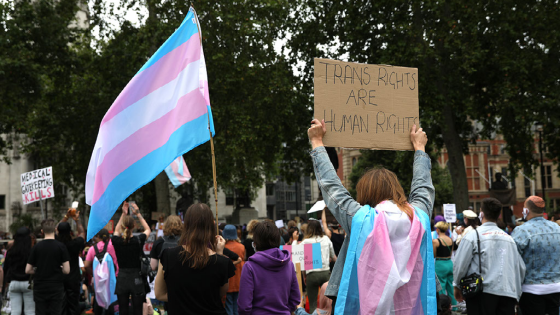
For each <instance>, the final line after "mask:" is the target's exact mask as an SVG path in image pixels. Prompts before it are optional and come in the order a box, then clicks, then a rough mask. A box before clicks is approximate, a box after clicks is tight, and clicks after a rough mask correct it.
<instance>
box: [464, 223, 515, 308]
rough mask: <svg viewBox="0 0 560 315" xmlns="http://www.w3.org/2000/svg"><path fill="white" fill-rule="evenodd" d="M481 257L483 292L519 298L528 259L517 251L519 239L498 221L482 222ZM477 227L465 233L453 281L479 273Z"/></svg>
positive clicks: (479, 233) (480, 232)
mask: <svg viewBox="0 0 560 315" xmlns="http://www.w3.org/2000/svg"><path fill="white" fill-rule="evenodd" d="M476 231H478V237H479V238H480V253H481V256H480V261H481V262H482V268H481V271H482V283H483V284H484V287H483V290H482V291H483V292H484V293H489V294H494V295H500V296H506V297H510V298H514V299H517V300H519V297H521V283H522V282H523V278H524V277H525V263H523V259H521V256H520V255H519V253H518V252H517V246H516V245H515V242H514V241H513V239H512V238H511V236H509V235H508V234H507V233H506V232H504V231H502V230H501V229H500V228H499V227H498V226H497V225H496V223H493V222H486V223H484V224H482V225H481V226H479V227H478V228H477V229H476ZM476 237H477V233H475V232H474V231H472V232H470V233H468V234H467V235H465V237H463V241H461V245H459V248H458V249H457V252H456V254H455V261H454V263H453V280H454V281H453V282H454V284H455V285H458V284H459V282H460V280H461V278H463V277H465V276H467V275H470V274H472V273H479V271H478V270H479V267H478V266H479V264H478V260H479V259H478V241H477V238H476Z"/></svg>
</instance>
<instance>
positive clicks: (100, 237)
mask: <svg viewBox="0 0 560 315" xmlns="http://www.w3.org/2000/svg"><path fill="white" fill-rule="evenodd" d="M94 238H95V239H96V240H97V243H96V244H94V245H93V246H92V247H90V249H89V251H88V253H87V255H86V260H85V261H84V268H85V269H86V271H87V272H88V273H89V274H90V275H92V278H93V286H94V287H95V283H98V284H99V281H100V279H99V275H100V274H101V273H98V272H97V271H99V272H101V271H102V270H97V267H98V266H100V265H103V260H105V259H104V257H105V254H106V253H107V254H109V255H108V257H107V258H110V263H109V264H108V268H109V269H108V271H109V274H110V275H114V277H116V276H118V274H119V264H118V261H117V254H116V253H115V248H114V247H113V243H112V242H111V239H110V238H109V231H107V229H101V230H100V231H99V232H98V233H97V235H96V236H95V237H94ZM111 271H112V272H111ZM96 280H97V281H96ZM111 280H113V281H111ZM113 282H114V283H113ZM115 286H116V279H112V277H111V279H109V286H108V292H103V290H104V288H107V287H106V286H100V285H98V287H97V288H96V289H95V288H94V290H93V293H94V296H95V298H94V299H93V313H94V314H95V315H102V314H103V310H104V309H106V308H104V307H102V306H100V304H99V301H101V296H98V295H101V294H103V295H104V296H109V297H110V302H111V303H113V302H114V299H115V298H114V297H115ZM105 291H107V289H105ZM98 292H99V294H98ZM111 303H109V304H111ZM102 304H103V303H102ZM107 307H108V305H107Z"/></svg>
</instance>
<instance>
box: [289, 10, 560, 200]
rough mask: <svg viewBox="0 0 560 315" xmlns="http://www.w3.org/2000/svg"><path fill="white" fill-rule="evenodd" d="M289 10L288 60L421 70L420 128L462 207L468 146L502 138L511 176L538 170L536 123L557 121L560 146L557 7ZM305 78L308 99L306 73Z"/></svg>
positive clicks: (306, 72) (308, 69)
mask: <svg viewBox="0 0 560 315" xmlns="http://www.w3.org/2000/svg"><path fill="white" fill-rule="evenodd" d="M295 7H296V8H297V10H296V11H295V13H294V15H293V18H292V20H291V22H292V23H291V24H290V26H291V27H290V30H291V31H292V34H293V36H292V37H291V39H290V40H289V42H288V46H289V47H290V48H291V58H292V60H294V61H296V60H303V61H304V62H305V63H306V64H307V65H310V64H311V62H312V58H313V57H321V56H332V57H335V58H343V57H344V58H348V60H351V61H356V62H363V63H375V64H394V65H402V66H410V67H417V68H418V69H419V74H420V78H419V80H420V81H419V86H420V118H421V124H422V127H424V128H425V129H426V130H427V131H428V133H429V135H430V138H431V139H433V140H435V142H436V143H437V144H438V146H439V147H441V146H443V145H445V147H446V149H447V151H448V155H449V163H448V167H449V171H450V173H451V178H452V182H453V188H454V191H453V194H454V202H455V203H456V204H457V206H458V207H459V208H461V207H463V208H466V207H467V206H468V187H467V178H466V171H465V165H464V162H463V154H464V153H465V152H466V150H467V145H468V143H469V142H472V141H475V140H476V139H479V138H489V137H491V135H492V134H493V133H494V132H501V133H503V134H504V137H505V139H506V140H507V141H508V148H507V150H508V153H509V154H510V155H511V157H512V164H511V167H512V168H514V169H515V168H519V167H522V166H525V167H530V165H533V164H535V163H536V161H535V159H534V158H533V157H532V153H533V151H534V149H533V134H532V131H531V125H532V124H533V122H534V121H536V120H539V117H550V116H549V115H554V118H549V119H548V124H547V127H546V128H547V130H549V132H551V133H549V134H548V135H547V137H548V139H547V140H548V141H552V140H554V141H556V142H558V140H557V137H556V136H554V135H553V134H552V132H553V131H555V130H557V129H558V128H559V127H558V122H559V119H558V114H556V113H558V110H557V109H558V103H559V95H558V85H559V82H558V77H560V68H559V63H558V59H559V58H558V52H559V49H558V46H559V38H560V34H558V32H554V31H551V30H553V29H557V27H558V26H559V24H558V23H560V22H559V19H558V18H557V17H558V14H559V7H558V5H557V4H556V3H554V2H551V1H529V2H525V3H523V4H519V3H517V2H515V1H501V2H492V3H486V2H477V1H467V2H465V1H444V2H442V1H397V2H395V1H366V0H361V1H360V0H359V1H353V2H351V3H349V2H347V1H343V2H340V1H330V0H325V1H324V0H321V1H314V0H311V1H298V2H297V5H296V6H295ZM329 46H331V47H333V48H332V49H328V50H327V49H320V48H325V47H329ZM325 51H327V52H325ZM301 71H302V72H303V75H302V79H303V84H304V88H305V90H306V91H309V92H311V89H312V82H313V81H312V69H311V67H310V66H307V67H303V68H301ZM536 104H538V105H536ZM553 112H554V114H553ZM476 122H478V123H480V125H481V126H482V127H483V128H481V129H479V128H477V124H476Z"/></svg>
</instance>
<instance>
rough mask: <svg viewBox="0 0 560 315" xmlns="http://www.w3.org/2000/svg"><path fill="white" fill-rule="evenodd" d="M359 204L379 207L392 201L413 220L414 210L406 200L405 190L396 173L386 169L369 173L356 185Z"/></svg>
mask: <svg viewBox="0 0 560 315" xmlns="http://www.w3.org/2000/svg"><path fill="white" fill-rule="evenodd" d="M356 191H357V197H358V198H356V199H357V200H356V201H358V203H359V204H361V205H369V206H371V207H375V206H377V205H378V204H379V203H381V202H382V201H385V200H392V201H393V202H395V203H396V204H397V206H398V207H399V209H401V211H402V212H404V213H406V214H407V215H408V217H409V218H410V219H411V220H412V217H413V215H414V214H413V210H412V208H411V207H410V205H409V204H408V201H407V200H406V196H405V194H404V190H403V188H402V186H401V184H400V183H399V179H398V178H397V175H395V173H393V172H391V171H389V170H388V169H385V168H373V169H371V170H369V171H367V172H366V173H365V174H364V175H363V176H362V177H361V178H360V180H359V181H358V184H357V185H356Z"/></svg>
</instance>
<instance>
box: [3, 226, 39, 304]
mask: <svg viewBox="0 0 560 315" xmlns="http://www.w3.org/2000/svg"><path fill="white" fill-rule="evenodd" d="M30 254H31V230H29V229H28V228H26V227H20V228H19V229H17V231H16V235H15V236H14V244H13V245H12V247H11V248H10V249H9V250H8V252H7V253H6V259H5V260H4V266H3V267H4V276H5V277H6V283H9V290H10V303H11V304H10V305H11V307H12V313H11V314H14V315H20V314H21V313H22V312H21V310H22V306H23V310H24V314H25V315H29V314H35V302H34V301H33V290H30V289H29V275H28V274H26V273H25V266H26V265H27V260H28V259H29V255H30Z"/></svg>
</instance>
